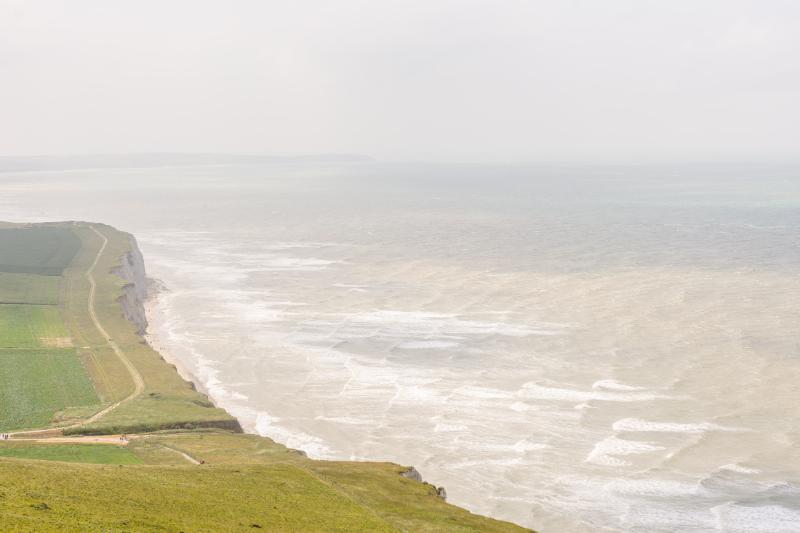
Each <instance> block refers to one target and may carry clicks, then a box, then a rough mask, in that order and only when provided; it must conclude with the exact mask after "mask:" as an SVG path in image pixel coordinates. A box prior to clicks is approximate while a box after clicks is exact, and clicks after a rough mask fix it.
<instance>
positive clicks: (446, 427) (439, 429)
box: [433, 422, 469, 433]
mask: <svg viewBox="0 0 800 533" xmlns="http://www.w3.org/2000/svg"><path fill="white" fill-rule="evenodd" d="M468 429H469V427H467V426H465V425H463V424H445V423H443V422H439V423H438V424H436V427H434V428H433V431H434V432H435V433H449V432H453V431H467V430H468Z"/></svg>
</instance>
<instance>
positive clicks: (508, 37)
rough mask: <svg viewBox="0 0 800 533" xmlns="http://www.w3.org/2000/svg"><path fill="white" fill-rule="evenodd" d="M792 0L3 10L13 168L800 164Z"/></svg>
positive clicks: (267, 2) (101, 1)
mask: <svg viewBox="0 0 800 533" xmlns="http://www.w3.org/2000/svg"><path fill="white" fill-rule="evenodd" d="M799 125H800V2H798V1H796V0H752V1H750V0H660V1H656V0H550V1H545V0H486V1H476V0H336V1H331V0H319V1H314V0H291V1H288V0H287V1H280V2H279V1H274V0H252V1H251V0H226V1H222V0H217V1H205V0H158V1H153V0H136V1H132V0H131V1H126V2H121V1H115V2H109V1H108V0H0V155H43V154H94V153H138V152H202V153H234V154H265V155H300V154H316V153H356V154H366V155H371V156H374V157H376V158H379V159H382V160H417V161H420V160H427V161H451V162H479V161H490V162H499V161H513V162H523V161H530V162H535V161H581V162H592V161H598V162H601V161H602V162H606V161H616V162H624V161H649V160H659V161H661V160H729V159H740V158H741V159H779V160H787V159H790V160H794V159H800V134H798V131H797V130H798V126H799Z"/></svg>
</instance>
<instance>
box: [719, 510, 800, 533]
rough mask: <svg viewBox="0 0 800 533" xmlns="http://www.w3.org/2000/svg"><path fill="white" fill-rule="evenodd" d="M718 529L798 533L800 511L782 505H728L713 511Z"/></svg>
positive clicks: (748, 532) (734, 531) (737, 532)
mask: <svg viewBox="0 0 800 533" xmlns="http://www.w3.org/2000/svg"><path fill="white" fill-rule="evenodd" d="M712 511H713V512H714V514H715V515H716V517H717V528H718V529H721V530H724V531H729V532H733V533H755V532H763V533H797V531H798V530H800V509H797V508H794V509H790V508H788V507H784V506H782V505H736V504H733V503H726V504H724V505H720V506H717V507H714V508H713V509H712Z"/></svg>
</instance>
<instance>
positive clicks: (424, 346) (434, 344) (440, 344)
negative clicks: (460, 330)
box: [397, 341, 460, 350]
mask: <svg viewBox="0 0 800 533" xmlns="http://www.w3.org/2000/svg"><path fill="white" fill-rule="evenodd" d="M457 346H460V343H458V342H452V341H411V342H401V343H400V344H398V345H397V347H398V348H401V349H403V350H429V349H439V350H444V349H448V348H455V347H457Z"/></svg>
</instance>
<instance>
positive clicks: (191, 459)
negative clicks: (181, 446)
mask: <svg viewBox="0 0 800 533" xmlns="http://www.w3.org/2000/svg"><path fill="white" fill-rule="evenodd" d="M161 446H163V447H164V448H166V449H168V450H171V451H173V452H175V453H177V454H179V455H182V456H183V458H184V459H186V460H187V461H189V462H190V463H192V464H193V465H199V464H202V463H201V462H200V461H198V460H197V459H195V458H194V457H192V456H191V455H189V454H188V453H186V452H182V451H180V450H178V449H176V448H173V447H172V446H167V445H165V444H162V445H161Z"/></svg>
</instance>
